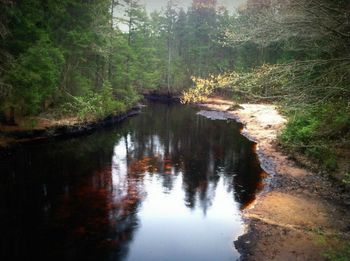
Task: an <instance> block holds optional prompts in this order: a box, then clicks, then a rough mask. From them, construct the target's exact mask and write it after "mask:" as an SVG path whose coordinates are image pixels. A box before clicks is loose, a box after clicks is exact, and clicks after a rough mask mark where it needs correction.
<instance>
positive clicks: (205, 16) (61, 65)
mask: <svg viewBox="0 0 350 261" xmlns="http://www.w3.org/2000/svg"><path fill="white" fill-rule="evenodd" d="M1 14H2V15H1V21H0V37H1V42H0V55H1V58H2V59H1V64H0V69H1V71H0V85H1V86H0V87H1V93H0V94H1V95H0V99H1V111H2V112H3V114H5V115H6V119H7V122H8V123H14V122H15V115H16V116H26V115H37V114H39V113H42V112H47V111H50V110H52V109H55V111H56V112H59V114H62V113H68V114H72V115H78V116H79V117H80V118H81V119H84V120H86V119H89V118H96V117H104V116H106V115H107V114H111V113H117V112H120V111H122V110H125V109H126V108H127V107H128V106H130V105H131V104H133V103H134V102H135V101H136V100H137V98H138V93H141V92H144V91H148V90H160V91H161V92H168V93H174V92H179V91H181V90H183V89H184V88H187V87H189V86H190V85H191V77H192V76H193V75H198V76H202V77H206V76H208V75H209V74H211V73H220V72H224V71H226V70H227V69H228V68H230V67H232V65H233V57H232V55H231V52H232V48H231V47H223V46H222V44H221V42H220V41H221V40H222V39H223V37H224V35H223V33H224V30H223V28H224V27H225V26H226V24H227V22H228V21H229V20H230V19H231V17H230V16H229V14H228V11H227V10H225V9H224V8H218V7H217V6H216V1H214V0H194V1H193V3H192V6H191V7H190V8H189V9H188V10H186V11H185V10H183V9H181V8H179V7H177V6H176V5H175V4H174V3H173V2H172V1H168V3H167V5H166V6H165V7H164V8H163V10H162V11H160V12H153V13H152V14H148V13H147V12H146V10H145V8H144V7H143V6H141V5H140V3H139V2H138V1H137V0H119V1H117V0H92V1H82V0H65V1H51V0H30V1H29V0H23V1H17V0H1Z"/></svg>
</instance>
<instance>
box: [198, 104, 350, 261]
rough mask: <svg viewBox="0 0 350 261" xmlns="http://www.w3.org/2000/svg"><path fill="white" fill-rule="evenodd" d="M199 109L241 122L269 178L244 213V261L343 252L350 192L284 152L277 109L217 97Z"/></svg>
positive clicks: (349, 230)
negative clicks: (280, 140) (279, 134)
mask: <svg viewBox="0 0 350 261" xmlns="http://www.w3.org/2000/svg"><path fill="white" fill-rule="evenodd" d="M199 106H201V107H203V108H206V109H209V110H211V112H205V111H204V112H202V113H201V114H202V115H203V114H204V115H205V114H207V116H208V117H209V118H225V117H226V118H233V119H235V120H236V121H238V122H241V123H242V124H243V126H244V128H243V130H242V134H243V135H244V136H246V137H247V138H249V139H251V140H253V141H255V142H256V143H257V154H258V156H259V160H260V162H261V166H262V168H263V169H264V170H265V171H266V172H267V173H268V174H269V176H268V178H267V179H266V181H265V182H266V185H265V188H264V190H263V191H262V192H261V193H260V195H258V197H257V200H256V202H255V203H254V204H253V205H251V206H250V207H248V208H246V209H245V210H243V212H242V215H243V218H244V220H245V221H246V224H247V226H246V233H245V234H244V235H242V236H240V237H239V238H238V240H237V241H236V242H235V246H236V248H237V249H238V250H239V251H240V253H241V254H242V256H241V260H281V261H282V260H283V261H285V260H329V259H327V257H326V255H327V254H328V255H330V254H331V253H333V252H337V251H341V249H342V248H343V247H344V244H345V243H347V242H349V240H350V226H349V224H350V210H349V209H350V197H349V193H344V192H343V193H342V192H341V191H339V190H340V189H339V188H338V186H336V185H335V184H334V182H333V181H331V180H329V178H328V177H327V176H325V175H321V174H320V173H315V172H312V171H310V170H308V169H306V168H303V167H300V166H298V164H297V162H295V161H294V160H293V159H292V158H291V157H290V156H288V155H286V154H285V153H283V152H282V150H281V149H280V148H279V147H278V146H277V142H276V139H277V134H278V132H279V131H280V130H281V128H283V126H284V125H285V124H286V119H284V118H283V117H282V116H281V115H280V114H279V113H278V110H277V108H276V106H274V105H264V104H240V105H236V104H235V103H233V102H231V101H227V100H222V99H214V98H211V99H208V101H207V102H206V103H202V104H199ZM213 111H214V112H213ZM215 112H218V113H217V115H215ZM222 112H225V113H224V114H222ZM344 260H346V259H344Z"/></svg>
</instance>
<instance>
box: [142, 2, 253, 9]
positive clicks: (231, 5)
mask: <svg viewBox="0 0 350 261" xmlns="http://www.w3.org/2000/svg"><path fill="white" fill-rule="evenodd" d="M174 1H177V2H178V3H179V4H178V6H179V7H184V9H185V10H186V9H187V7H189V6H190V5H191V3H192V0H174ZM245 1H246V0H218V4H219V5H224V6H226V7H227V9H228V10H230V11H231V10H232V11H233V10H234V9H235V8H237V7H238V6H240V5H241V4H242V3H244V2H245ZM140 2H141V3H142V4H144V5H145V6H146V8H147V10H149V11H153V10H160V9H161V8H162V7H164V6H165V5H166V3H167V2H168V0H141V1H140Z"/></svg>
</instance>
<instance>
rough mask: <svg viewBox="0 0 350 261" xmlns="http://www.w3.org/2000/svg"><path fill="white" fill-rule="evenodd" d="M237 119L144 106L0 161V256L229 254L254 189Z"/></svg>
mask: <svg viewBox="0 0 350 261" xmlns="http://www.w3.org/2000/svg"><path fill="white" fill-rule="evenodd" d="M239 129H240V125H238V124H237V123H234V122H229V121H217V120H216V121H213V120H209V119H206V118H204V117H202V116H199V115H197V114H196V109H194V108H191V107H186V106H180V105H164V104H149V106H147V107H146V108H144V109H143V111H142V113H141V114H140V115H138V116H136V117H133V118H130V119H128V120H126V121H125V122H123V123H122V124H120V126H117V127H113V128H109V129H104V130H100V131H97V132H94V133H93V134H91V135H89V136H84V137H79V138H75V139H69V140H65V141H51V142H47V143H45V144H36V145H30V146H25V147H22V148H19V149H17V150H16V151H14V152H13V153H12V155H11V156H7V157H5V158H2V159H0V173H1V175H0V228H1V233H0V238H1V239H0V260H15V259H21V260H152V261H153V260H162V261H163V260H169V261H170V260H181V261H182V260H200V261H204V260H208V261H209V260H210V261H213V260H236V259H237V258H238V257H239V253H238V252H237V250H236V249H235V247H234V244H233V242H234V240H236V239H237V237H238V236H239V235H240V234H242V233H243V221H242V218H241V210H242V209H244V208H245V207H247V206H248V205H249V203H251V202H252V201H253V200H254V198H255V194H256V193H257V191H259V190H260V189H261V187H262V182H261V180H262V176H263V172H262V170H261V168H260V167H259V164H258V161H257V158H256V155H255V153H254V144H253V143H251V142H250V141H248V140H247V139H246V138H244V137H243V136H241V135H240V134H239Z"/></svg>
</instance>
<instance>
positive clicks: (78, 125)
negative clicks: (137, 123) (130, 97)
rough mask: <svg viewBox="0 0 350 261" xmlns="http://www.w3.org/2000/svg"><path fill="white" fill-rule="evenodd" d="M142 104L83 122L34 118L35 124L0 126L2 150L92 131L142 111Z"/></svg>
mask: <svg viewBox="0 0 350 261" xmlns="http://www.w3.org/2000/svg"><path fill="white" fill-rule="evenodd" d="M140 109H141V105H140V106H134V107H132V108H130V109H129V110H127V111H126V112H124V113H121V114H117V115H113V116H108V117H106V118H103V119H100V120H95V121H88V122H81V121H79V120H78V118H64V119H60V120H51V119H45V118H38V117H36V118H33V121H35V122H36V124H35V125H33V126H30V124H26V123H21V124H18V125H16V126H7V125H1V126H0V151H6V150H10V149H11V148H13V147H16V146H19V145H22V144H28V143H33V142H39V141H45V140H47V139H52V138H70V137H75V136H79V135H83V134H87V133H91V132H92V131H94V130H95V129H98V128H100V127H105V126H110V125H112V124H115V123H119V122H121V121H123V120H125V119H126V118H129V117H132V116H134V115H137V114H138V113H140Z"/></svg>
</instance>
